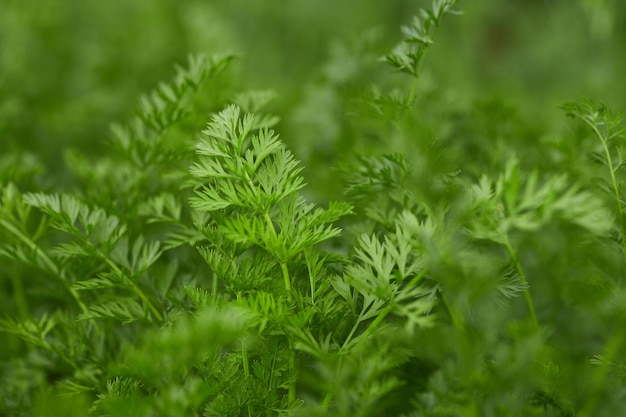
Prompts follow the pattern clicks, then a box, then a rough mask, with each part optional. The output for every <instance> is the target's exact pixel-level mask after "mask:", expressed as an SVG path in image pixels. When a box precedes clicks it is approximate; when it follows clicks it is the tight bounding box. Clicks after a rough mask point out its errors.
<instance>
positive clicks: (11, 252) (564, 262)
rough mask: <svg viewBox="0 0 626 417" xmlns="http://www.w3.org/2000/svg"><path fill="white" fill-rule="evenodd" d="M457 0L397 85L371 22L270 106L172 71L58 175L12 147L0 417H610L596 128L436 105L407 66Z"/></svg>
mask: <svg viewBox="0 0 626 417" xmlns="http://www.w3.org/2000/svg"><path fill="white" fill-rule="evenodd" d="M44 3H45V4H46V5H47V7H50V6H51V5H54V4H55V3H54V1H53V0H47V2H44ZM218 3H219V4H218ZM457 3H459V5H460V2H457V1H453V0H434V1H433V2H432V4H431V6H430V7H427V8H423V9H419V11H418V12H417V13H418V14H417V16H416V17H414V18H413V20H412V21H411V23H410V24H409V25H408V26H404V27H403V28H402V32H403V39H402V40H401V43H400V44H399V46H397V47H396V48H395V49H393V50H392V51H391V52H390V53H388V54H387V55H385V59H384V61H386V63H387V64H390V65H391V67H393V68H395V69H396V70H398V71H399V72H403V73H407V74H409V75H410V76H411V79H409V80H407V79H405V78H406V77H404V78H403V77H397V76H396V75H395V74H394V73H393V71H390V69H389V65H384V64H381V63H380V62H379V61H380V60H379V61H376V59H375V57H376V56H379V55H380V54H381V53H380V50H379V49H380V45H379V42H380V41H379V39H378V38H377V36H380V35H376V33H375V32H367V33H366V34H364V35H362V36H358V37H357V38H356V39H355V40H353V41H351V42H348V41H346V42H345V43H341V44H338V45H335V46H333V47H332V51H333V52H332V53H331V55H332V56H331V58H330V61H329V62H322V63H317V65H318V66H319V71H320V74H321V75H320V76H319V77H318V78H316V79H315V80H314V81H311V82H310V83H309V84H308V85H304V83H303V84H302V85H299V84H297V83H296V84H294V85H298V87H302V89H301V90H298V92H294V93H293V94H287V95H285V94H277V93H275V92H273V91H270V90H263V89H252V90H247V89H246V88H249V87H253V88H255V87H256V85H257V84H258V82H257V80H258V78H254V77H252V76H249V77H250V78H249V79H248V80H247V82H243V80H242V79H238V77H236V76H235V75H236V74H235V69H234V68H233V64H234V62H235V55H234V54H230V53H229V54H221V55H219V54H218V55H210V56H209V55H203V54H194V55H190V57H189V58H188V60H187V64H186V65H185V66H181V67H177V68H176V72H175V74H174V76H173V79H172V81H171V82H161V83H159V84H158V85H157V87H156V88H155V89H153V90H152V92H150V93H148V94H147V95H145V96H143V97H142V98H141V99H140V101H139V104H138V109H137V111H136V113H135V115H134V116H131V117H129V118H128V119H127V121H126V122H124V123H117V124H112V128H111V130H110V134H109V136H108V138H103V139H106V140H103V143H106V149H104V147H103V149H100V148H99V147H97V148H94V149H93V150H92V151H90V150H89V149H88V147H85V146H76V147H75V148H72V149H67V150H65V152H64V158H65V159H64V160H65V162H66V165H67V167H66V168H64V169H63V170H62V171H63V174H62V175H61V174H59V167H54V168H50V167H48V166H46V164H43V163H41V161H45V160H47V159H49V157H50V156H49V155H36V152H34V150H33V149H29V148H28V147H26V145H24V148H20V146H19V145H16V143H17V142H15V143H13V141H12V142H11V143H12V145H11V149H10V150H9V151H7V152H6V153H3V154H2V155H1V156H0V337H1V340H0V341H1V343H2V346H3V349H2V350H1V351H0V414H1V415H35V416H40V415H41V416H48V415H92V416H187V415H190V416H207V417H208V416H276V415H289V416H322V415H333V416H339V417H342V416H351V417H352V416H358V417H369V416H416V417H417V416H419V417H422V416H423V417H426V416H428V417H435V416H446V417H451V416H459V417H460V416H463V417H466V416H481V417H482V416H546V417H548V416H560V417H564V416H581V417H585V416H615V415H621V414H620V413H622V412H623V410H624V408H625V407H626V397H625V396H624V392H625V391H624V387H625V385H624V377H625V375H626V372H625V370H626V363H624V361H623V360H622V359H621V358H623V356H624V353H625V352H626V337H625V336H626V335H625V333H624V331H623V328H624V325H626V320H625V318H626V314H625V313H626V310H625V308H624V305H626V304H625V301H626V291H625V289H624V284H623V282H622V280H621V277H622V276H623V274H624V271H626V226H625V221H624V211H625V209H624V207H625V204H626V203H625V202H624V188H625V177H624V173H623V169H622V168H623V166H624V165H626V148H624V139H625V137H626V134H625V130H624V127H623V124H622V120H621V117H620V116H619V115H617V114H616V113H614V112H612V111H611V110H609V108H608V107H606V106H604V105H598V104H596V103H595V102H593V101H591V100H588V99H581V100H579V101H578V102H569V103H566V104H564V105H563V106H562V109H563V110H564V111H565V113H566V114H568V115H570V116H573V117H574V118H576V119H578V120H580V121H582V122H583V123H582V127H583V128H584V129H581V124H575V123H574V124H570V125H568V130H567V131H565V132H560V131H558V128H557V127H555V125H556V123H555V124H548V125H546V124H543V123H542V122H541V121H540V120H534V119H533V122H530V121H529V120H531V119H527V118H526V117H525V116H524V115H522V114H521V112H519V111H518V109H517V107H516V105H515V104H513V103H514V101H515V98H514V97H511V98H509V99H508V100H501V99H498V98H497V97H494V98H487V99H484V97H476V98H475V100H474V101H472V100H467V101H463V100H461V101H460V102H457V100H456V99H457V98H458V97H459V96H458V95H455V94H456V93H455V92H454V91H451V90H448V89H446V87H445V86H442V85H440V84H437V82H438V80H440V78H439V77H440V76H442V75H440V74H439V73H438V72H437V71H434V72H429V71H428V70H426V68H425V65H426V61H425V59H426V53H427V51H428V50H429V49H430V48H431V46H432V45H433V38H434V36H435V32H436V31H438V30H439V29H441V30H440V31H439V33H438V36H442V37H443V38H444V39H445V36H446V34H445V32H446V30H447V28H444V27H443V26H442V24H443V21H444V19H443V18H444V17H445V16H446V15H448V14H460V12H459V11H457V9H456V8H455V7H456V6H457ZM189 4H192V5H194V4H195V6H196V7H197V9H193V7H192V6H189V5H185V6H180V7H181V9H180V10H181V11H180V13H183V11H182V10H186V12H187V13H189V16H188V19H189V21H193V16H194V13H196V12H199V11H200V10H201V6H200V5H199V4H196V3H195V2H193V1H192V2H189ZM607 4H608V3H607ZM463 6H465V5H463ZM42 7H43V6H42ZM101 7H102V8H105V7H106V6H101ZM187 7H192V8H191V9H187ZM228 7H229V6H228V5H226V3H224V4H221V2H216V6H215V8H216V9H215V10H218V9H219V10H222V11H225V10H227V9H228ZM263 7H265V6H252V5H250V9H246V12H247V13H251V12H254V11H255V10H261V9H263ZM301 7H303V8H305V9H307V10H310V11H314V10H317V9H316V7H318V6H315V5H312V6H311V5H309V6H305V5H304V4H302V5H301ZM336 7H337V8H340V6H336ZM470 7H471V6H470ZM474 7H477V6H474ZM608 7H609V6H606V8H608ZM601 9H602V10H604V8H600V7H598V8H597V10H601ZM7 10H8V12H7V13H9V14H11V15H12V16H16V17H20V18H21V19H26V17H24V16H22V15H20V12H19V11H18V10H19V9H18V8H16V7H15V6H11V8H9V9H7ZM177 10H178V9H177ZM470 10H471V9H470ZM616 10H617V8H616ZM172 11H173V9H172ZM597 13H600V12H599V11H598V12H597ZM198 14H199V15H201V13H198ZM605 18H606V16H605ZM39 19H41V17H39ZM59 19H61V18H59ZM463 19H465V17H464V18H463ZM463 19H459V21H461V20H463ZM4 20H6V18H0V22H4ZM61 20H63V19H61ZM244 20H245V19H244ZM7 22H8V20H7ZM272 22H273V23H272ZM277 22H278V21H276V20H275V21H268V22H264V26H265V27H267V28H268V30H269V29H271V30H274V29H276V28H274V27H273V25H274V26H276V25H278V23H277ZM40 23H41V22H40ZM12 24H13V25H14V26H15V23H12ZM454 24H455V22H453V21H451V26H453V25H454ZM459 24H460V23H459ZM244 26H245V25H244ZM288 28H289V27H288V26H285V28H283V29H284V33H282V35H283V37H282V38H281V39H285V41H287V39H288V37H286V36H284V35H285V34H287V32H288ZM14 30H16V32H15V37H16V38H20V37H25V36H26V34H25V33H23V32H22V31H18V30H17V28H14ZM36 30H41V28H39V27H38V26H37V27H36ZM180 30H181V31H182V30H187V29H182V28H181V29H180ZM595 30H596V31H597V28H596V29H595ZM0 33H3V29H0ZM194 33H196V34H198V33H205V32H202V30H200V29H198V30H197V31H196V32H194ZM598 33H600V32H598ZM598 36H600V35H598ZM602 36H605V37H606V36H609V35H608V34H606V33H605V34H604V35H602ZM12 53H13V52H12ZM250 54H251V55H252V56H255V53H254V51H252V52H250ZM269 56H270V54H268V59H269ZM241 62H242V66H251V65H252V66H253V69H256V67H254V65H253V64H252V63H251V62H250V61H247V62H246V57H245V54H243V58H242V60H241ZM429 65H430V63H429ZM243 71H244V73H245V71H246V70H243ZM11 74H13V75H11V76H14V73H13V72H11ZM0 75H2V74H0ZM9 75H10V74H8V73H7V75H5V77H6V78H7V79H9V78H11V77H9ZM270 78H271V77H270ZM0 81H1V80H0ZM405 82H408V83H409V84H405ZM289 100H291V101H293V103H292V102H290V101H289ZM292 105H293V106H292ZM3 106H4V105H0V121H1V120H3V119H2V117H5V116H3V115H6V114H9V113H10V111H11V110H10V108H9V107H3ZM43 107H44V108H45V107H46V106H43ZM17 108H19V109H20V111H23V110H24V107H22V106H17ZM7 109H8V110H7ZM537 111H538V110H537ZM3 112H4V113H3ZM279 115H280V116H279ZM104 116H106V115H103V117H104ZM24 117H26V116H24ZM43 125H45V123H44V124H42V126H43ZM6 126H7V131H9V132H10V133H11V135H18V134H19V133H20V132H23V130H22V129H21V128H18V127H16V126H13V125H9V124H7V125H6ZM91 127H92V125H89V126H80V129H83V128H84V129H89V128H91ZM68 129H69V126H68ZM92 130H93V131H91V134H93V135H100V134H99V133H98V131H97V130H94V129H92ZM277 132H283V133H285V132H286V133H287V134H286V135H285V138H284V139H283V137H282V136H279V134H278V133H277ZM589 133H591V135H589ZM589 136H591V139H590V138H589ZM537 137H539V139H537ZM318 139H319V141H320V142H319V143H317V142H316V143H315V144H311V143H306V142H307V141H311V140H318ZM531 140H533V141H535V142H530V141H531ZM303 142H304V143H303ZM537 148H539V149H537ZM544 149H545V151H544ZM298 159H302V160H303V162H302V163H301V162H300V161H299V160H298ZM42 174H45V175H46V177H42Z"/></svg>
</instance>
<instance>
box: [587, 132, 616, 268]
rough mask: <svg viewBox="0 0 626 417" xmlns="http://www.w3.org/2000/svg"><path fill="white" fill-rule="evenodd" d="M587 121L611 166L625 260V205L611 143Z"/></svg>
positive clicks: (610, 172)
mask: <svg viewBox="0 0 626 417" xmlns="http://www.w3.org/2000/svg"><path fill="white" fill-rule="evenodd" d="M585 122H586V123H587V124H588V125H589V126H591V128H592V129H593V131H594V132H595V134H596V135H597V136H598V138H599V139H600V142H602V148H603V149H604V155H605V157H606V162H607V164H608V166H609V174H610V175H611V184H612V186H613V192H614V193H615V199H616V200H617V214H618V221H619V225H620V231H621V236H620V240H621V244H622V253H623V255H624V260H625V261H626V224H624V206H622V199H621V197H620V193H619V186H618V184H617V178H616V177H615V168H614V167H613V159H612V158H611V152H610V151H609V144H608V142H607V140H606V138H605V137H604V136H603V135H602V133H601V132H600V131H599V130H598V128H597V126H596V125H595V124H593V123H589V122H587V121H586V120H585Z"/></svg>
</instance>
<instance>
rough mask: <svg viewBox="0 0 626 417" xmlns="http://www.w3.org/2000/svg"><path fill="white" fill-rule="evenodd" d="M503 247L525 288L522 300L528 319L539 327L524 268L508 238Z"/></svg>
mask: <svg viewBox="0 0 626 417" xmlns="http://www.w3.org/2000/svg"><path fill="white" fill-rule="evenodd" d="M504 246H506V249H507V251H508V252H509V256H510V257H511V260H513V264H514V266H515V270H516V271H517V273H518V274H519V276H520V280H521V281H522V283H523V284H524V286H525V287H526V288H525V289H524V298H525V299H526V306H527V307H528V312H529V313H530V318H531V320H532V321H533V323H534V325H535V326H536V327H539V321H538V320H537V314H536V313H535V304H534V302H533V298H532V296H531V294H530V286H529V285H528V280H527V279H526V274H525V273H524V268H522V264H521V263H520V261H519V257H518V256H517V252H516V251H515V250H514V249H513V247H512V246H511V243H510V242H509V239H508V237H506V238H505V241H504Z"/></svg>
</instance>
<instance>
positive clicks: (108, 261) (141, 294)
mask: <svg viewBox="0 0 626 417" xmlns="http://www.w3.org/2000/svg"><path fill="white" fill-rule="evenodd" d="M86 243H88V244H89V245H90V246H91V247H92V248H93V249H94V250H95V251H96V254H97V255H98V256H99V257H100V258H101V259H102V260H103V261H104V262H106V264H107V265H109V267H111V269H112V270H113V271H114V272H115V273H116V274H118V275H119V276H120V277H123V276H124V271H122V269H121V268H120V267H119V266H117V265H116V264H115V262H113V261H112V260H111V258H109V257H108V256H107V255H105V254H104V253H102V252H101V251H100V249H98V248H96V247H95V246H93V245H92V244H91V243H89V242H86ZM131 282H132V281H131ZM132 285H133V287H132V288H133V292H134V293H135V294H137V295H138V296H139V298H141V300H142V301H143V302H144V303H146V305H147V306H148V309H149V310H150V311H151V312H152V314H153V315H154V317H156V319H157V320H158V321H160V322H162V321H163V316H162V315H161V313H160V312H159V310H157V308H156V307H155V306H154V304H152V301H150V299H149V298H148V296H147V295H146V293H144V292H143V290H142V289H141V288H139V286H138V285H137V283H135V282H132Z"/></svg>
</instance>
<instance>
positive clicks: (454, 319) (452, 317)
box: [441, 292, 465, 331]
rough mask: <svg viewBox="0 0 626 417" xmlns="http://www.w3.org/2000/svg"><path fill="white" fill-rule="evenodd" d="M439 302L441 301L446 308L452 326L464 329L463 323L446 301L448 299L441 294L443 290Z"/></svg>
mask: <svg viewBox="0 0 626 417" xmlns="http://www.w3.org/2000/svg"><path fill="white" fill-rule="evenodd" d="M441 302H443V305H444V307H445V308H446V311H447V312H448V315H449V316H450V320H451V321H452V325H453V326H454V328H455V329H457V330H460V331H465V325H464V324H463V322H462V321H461V320H460V319H459V316H458V315H457V314H456V312H455V311H454V309H453V308H452V306H451V305H450V303H448V300H447V299H446V296H445V295H444V294H443V292H442V293H441Z"/></svg>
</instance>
